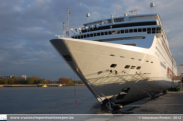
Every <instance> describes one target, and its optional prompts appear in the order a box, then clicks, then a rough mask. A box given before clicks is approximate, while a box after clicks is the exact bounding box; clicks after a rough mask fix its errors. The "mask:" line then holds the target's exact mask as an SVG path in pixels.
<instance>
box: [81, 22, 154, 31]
mask: <svg viewBox="0 0 183 121" xmlns="http://www.w3.org/2000/svg"><path fill="white" fill-rule="evenodd" d="M119 21H120V20H119ZM149 25H157V24H156V21H152V22H137V23H126V24H117V25H108V26H102V25H91V26H89V27H88V26H86V27H83V28H82V30H81V33H85V32H89V31H99V30H105V29H112V28H124V27H132V26H149Z"/></svg>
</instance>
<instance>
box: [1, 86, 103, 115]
mask: <svg viewBox="0 0 183 121" xmlns="http://www.w3.org/2000/svg"><path fill="white" fill-rule="evenodd" d="M75 94H76V96H75V95H74V86H64V87H46V88H43V87H2V88H0V114H97V113H100V104H99V102H98V101H97V100H96V98H95V97H94V96H93V95H92V94H91V92H90V91H89V90H88V89H87V87H86V86H75ZM75 100H77V101H78V102H79V103H76V102H75Z"/></svg>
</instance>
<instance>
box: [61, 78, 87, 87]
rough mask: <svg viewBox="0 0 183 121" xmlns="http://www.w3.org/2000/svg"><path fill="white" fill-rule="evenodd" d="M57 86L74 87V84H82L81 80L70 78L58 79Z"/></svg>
mask: <svg viewBox="0 0 183 121" xmlns="http://www.w3.org/2000/svg"><path fill="white" fill-rule="evenodd" d="M58 83H59V84H66V85H74V84H84V83H83V82H82V81H81V80H72V78H65V77H62V78H59V81H58Z"/></svg>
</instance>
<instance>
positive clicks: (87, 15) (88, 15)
mask: <svg viewBox="0 0 183 121" xmlns="http://www.w3.org/2000/svg"><path fill="white" fill-rule="evenodd" d="M86 17H87V18H88V19H87V22H89V17H90V14H89V13H87V14H86Z"/></svg>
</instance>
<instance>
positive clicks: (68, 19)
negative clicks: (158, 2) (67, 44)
mask: <svg viewBox="0 0 183 121" xmlns="http://www.w3.org/2000/svg"><path fill="white" fill-rule="evenodd" d="M67 9H68V15H67V38H68V37H69V14H70V11H69V8H67Z"/></svg>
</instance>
